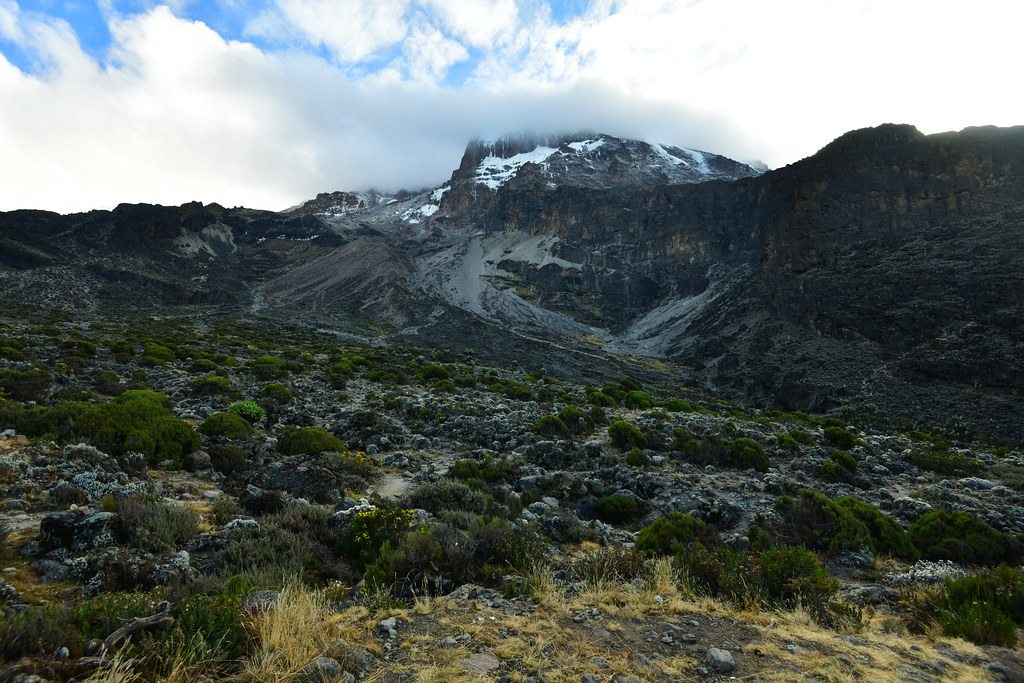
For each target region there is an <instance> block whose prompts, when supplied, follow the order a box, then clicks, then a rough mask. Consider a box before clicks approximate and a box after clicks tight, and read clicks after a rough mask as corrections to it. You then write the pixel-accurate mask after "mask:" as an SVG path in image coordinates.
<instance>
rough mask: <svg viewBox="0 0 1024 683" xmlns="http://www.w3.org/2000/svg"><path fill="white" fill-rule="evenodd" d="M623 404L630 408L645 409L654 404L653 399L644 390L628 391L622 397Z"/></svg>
mask: <svg viewBox="0 0 1024 683" xmlns="http://www.w3.org/2000/svg"><path fill="white" fill-rule="evenodd" d="M622 402H623V405H625V406H626V407H627V408H629V409H631V410H647V409H648V408H653V407H654V406H655V400H654V399H653V398H651V395H650V394H648V393H647V392H646V391H639V390H633V391H630V392H629V393H627V394H626V395H625V397H623V399H622Z"/></svg>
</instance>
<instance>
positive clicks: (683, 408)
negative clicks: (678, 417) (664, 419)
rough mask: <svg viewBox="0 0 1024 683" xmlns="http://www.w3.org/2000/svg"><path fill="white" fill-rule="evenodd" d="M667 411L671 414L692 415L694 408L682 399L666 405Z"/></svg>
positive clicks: (675, 399)
mask: <svg viewBox="0 0 1024 683" xmlns="http://www.w3.org/2000/svg"><path fill="white" fill-rule="evenodd" d="M665 410H667V411H668V412H670V413H692V412H693V406H692V405H690V402H689V401H684V400H683V399H681V398H673V399H672V400H670V401H669V402H668V403H666V404H665Z"/></svg>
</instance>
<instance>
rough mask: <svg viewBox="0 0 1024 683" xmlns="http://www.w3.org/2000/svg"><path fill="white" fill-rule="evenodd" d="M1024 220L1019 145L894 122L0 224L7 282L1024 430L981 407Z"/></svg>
mask: <svg viewBox="0 0 1024 683" xmlns="http://www.w3.org/2000/svg"><path fill="white" fill-rule="evenodd" d="M1022 223H1024V128H1012V129H994V128H979V129H968V130H966V131H963V132H961V133H950V134H943V135H933V136H924V135H922V134H921V133H919V132H918V131H917V130H916V129H914V128H912V127H910V126H895V125H886V126H881V127H878V128H874V129H866V130H861V131H854V132H851V133H848V134H847V135H844V136H842V137H840V138H839V139H837V140H836V141H834V142H833V143H831V144H830V145H828V146H826V147H825V148H823V149H822V150H821V151H820V152H819V153H817V154H816V155H814V156H812V157H809V158H807V159H804V160H802V161H800V162H798V163H795V164H792V165H790V166H787V167H785V168H782V169H778V170H775V171H770V172H767V173H764V174H759V173H758V172H757V171H756V170H754V169H752V168H750V167H747V166H744V165H742V164H737V163H736V162H733V161H730V160H728V159H724V158H722V157H716V156H715V155H711V154H707V153H702V152H696V151H693V150H683V149H679V148H672V147H662V146H657V145H651V144H649V143H642V142H637V141H623V140H618V139H615V138H610V137H608V136H595V135H589V134H588V135H576V136H560V137H557V138H523V137H520V138H508V139H503V140H500V141H495V142H492V143H473V144H471V145H470V146H469V148H467V151H466V154H465V156H464V158H463V160H462V163H461V165H460V167H459V169H457V170H456V171H455V172H454V173H453V174H452V177H451V179H450V180H449V181H448V182H447V183H445V184H444V185H442V186H441V187H439V188H436V189H434V190H428V191H425V192H421V193H419V194H412V193H401V194H398V195H394V196H391V195H380V194H377V193H363V194H359V195H357V194H351V193H333V194H324V195H321V196H320V197H318V198H317V200H314V201H313V202H310V203H307V205H305V207H303V209H302V210H300V211H298V212H295V213H290V214H275V213H268V212H258V211H250V210H247V209H233V210H227V209H224V208H222V207H220V206H217V205H210V206H202V205H199V204H189V205H184V206H182V207H150V206H121V207H118V208H117V209H115V210H114V211H112V212H102V211H94V212H90V213H88V214H79V215H73V216H58V215H56V214H48V213H45V212H25V211H23V212H11V213H8V214H2V215H0V285H3V286H4V288H5V291H6V292H10V296H11V297H13V298H24V299H29V300H34V301H38V302H40V303H44V304H45V305H75V306H90V305H98V303H97V302H107V303H110V302H122V305H126V304H137V305H139V306H149V305H160V304H192V305H197V304H202V305H208V304H218V305H221V306H228V307H233V308H235V309H237V310H240V311H247V312H249V313H253V314H256V315H270V316H274V317H278V318H287V319H290V320H294V321H297V322H304V323H309V324H317V325H327V326H330V327H332V328H334V329H355V325H356V323H357V322H358V323H359V324H360V325H363V326H365V325H366V324H370V325H372V326H374V328H375V329H377V330H386V331H390V332H392V333H399V334H407V335H419V339H418V341H420V342H422V341H433V342H435V343H437V344H441V345H443V344H450V343H452V344H458V343H465V342H464V340H465V339H466V338H468V337H473V338H474V339H476V343H475V344H474V346H477V347H481V348H493V349H502V348H505V347H507V346H508V344H509V339H510V338H514V337H517V336H519V338H520V339H526V338H527V337H529V338H546V339H549V340H557V342H558V344H559V345H560V348H563V349H566V348H568V349H572V348H583V347H584V345H585V344H586V343H590V342H593V341H597V342H598V343H600V344H601V345H603V348H604V349H605V350H611V351H623V350H624V351H631V352H634V353H643V354H650V355H654V356H660V357H664V358H668V359H670V360H672V361H674V362H676V363H678V364H680V367H682V368H685V371H686V373H687V374H688V377H689V381H692V382H696V383H700V384H702V385H707V386H712V387H716V388H720V389H722V390H723V391H726V392H729V393H730V394H742V395H744V396H745V397H746V399H747V400H751V399H753V400H756V401H760V402H762V403H763V404H764V405H771V404H773V403H777V404H779V405H782V406H785V407H792V408H800V409H814V408H821V407H827V406H838V405H848V406H853V407H854V408H856V409H858V410H860V409H865V410H866V409H873V410H878V411H881V412H882V413H884V414H892V415H898V416H900V417H908V416H909V417H912V416H913V414H914V412H915V411H917V412H920V413H921V414H922V415H926V416H927V419H933V417H931V416H938V417H935V418H934V419H940V418H941V419H952V418H954V417H956V416H957V415H962V414H965V413H967V414H972V415H976V416H979V419H980V417H981V416H986V417H985V419H989V420H990V421H992V422H993V425H992V426H991V430H992V431H994V432H999V433H1010V432H1012V431H1013V430H1016V433H1022V432H1024V430H1022V429H1021V426H1020V424H1019V423H1020V422H1021V420H1019V419H1015V418H1013V417H1012V415H1011V417H1005V416H1002V415H995V414H994V411H993V410H992V406H993V405H1003V404H1004V403H1005V402H1007V401H1009V402H1011V403H1007V404H1006V405H1007V406H1009V407H1011V408H1012V405H1011V404H1012V401H1013V400H1014V399H1015V398H1016V396H1017V395H1020V394H1021V393H1024V374H1022V366H1024V363H1022V362H1021V359H1022V358H1024V313H1022V312H1024V300H1022V299H1024V294H1022V293H1024V225H1022ZM585 340H590V342H586V341H585ZM513 346H515V344H513ZM526 347H527V345H525V344H524V345H523V348H526ZM530 348H531V351H530V357H529V361H531V362H533V361H535V360H537V351H536V349H535V348H534V347H532V346H530ZM507 352H508V353H513V354H514V353H515V350H514V349H512V350H509V351H507ZM524 359H525V357H524ZM936 381H938V382H939V383H938V384H936ZM1011 412H1012V411H1011ZM943 416H944V417H943ZM989 416H991V417H989ZM996 423H998V424H996ZM1014 425H1016V426H1014Z"/></svg>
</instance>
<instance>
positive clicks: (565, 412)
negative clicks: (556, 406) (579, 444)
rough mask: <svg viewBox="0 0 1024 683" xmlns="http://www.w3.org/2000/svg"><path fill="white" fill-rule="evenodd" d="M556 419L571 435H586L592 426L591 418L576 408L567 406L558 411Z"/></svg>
mask: <svg viewBox="0 0 1024 683" xmlns="http://www.w3.org/2000/svg"><path fill="white" fill-rule="evenodd" d="M558 419H560V420H561V421H562V423H563V424H564V425H565V426H566V427H567V428H568V429H569V431H570V432H572V433H573V434H586V433H587V432H589V431H590V429H591V428H592V427H593V426H594V421H593V420H592V419H591V416H590V415H588V414H587V413H586V412H584V411H583V410H582V409H581V408H579V407H578V406H573V405H568V406H566V407H564V408H562V409H561V410H560V411H558Z"/></svg>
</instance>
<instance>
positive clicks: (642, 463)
mask: <svg viewBox="0 0 1024 683" xmlns="http://www.w3.org/2000/svg"><path fill="white" fill-rule="evenodd" d="M626 464H627V465H629V466H630V467H646V466H647V465H650V464H651V459H650V458H649V457H647V454H646V453H644V452H643V451H642V450H640V449H639V448H637V447H636V446H633V448H631V449H630V450H629V453H626Z"/></svg>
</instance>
